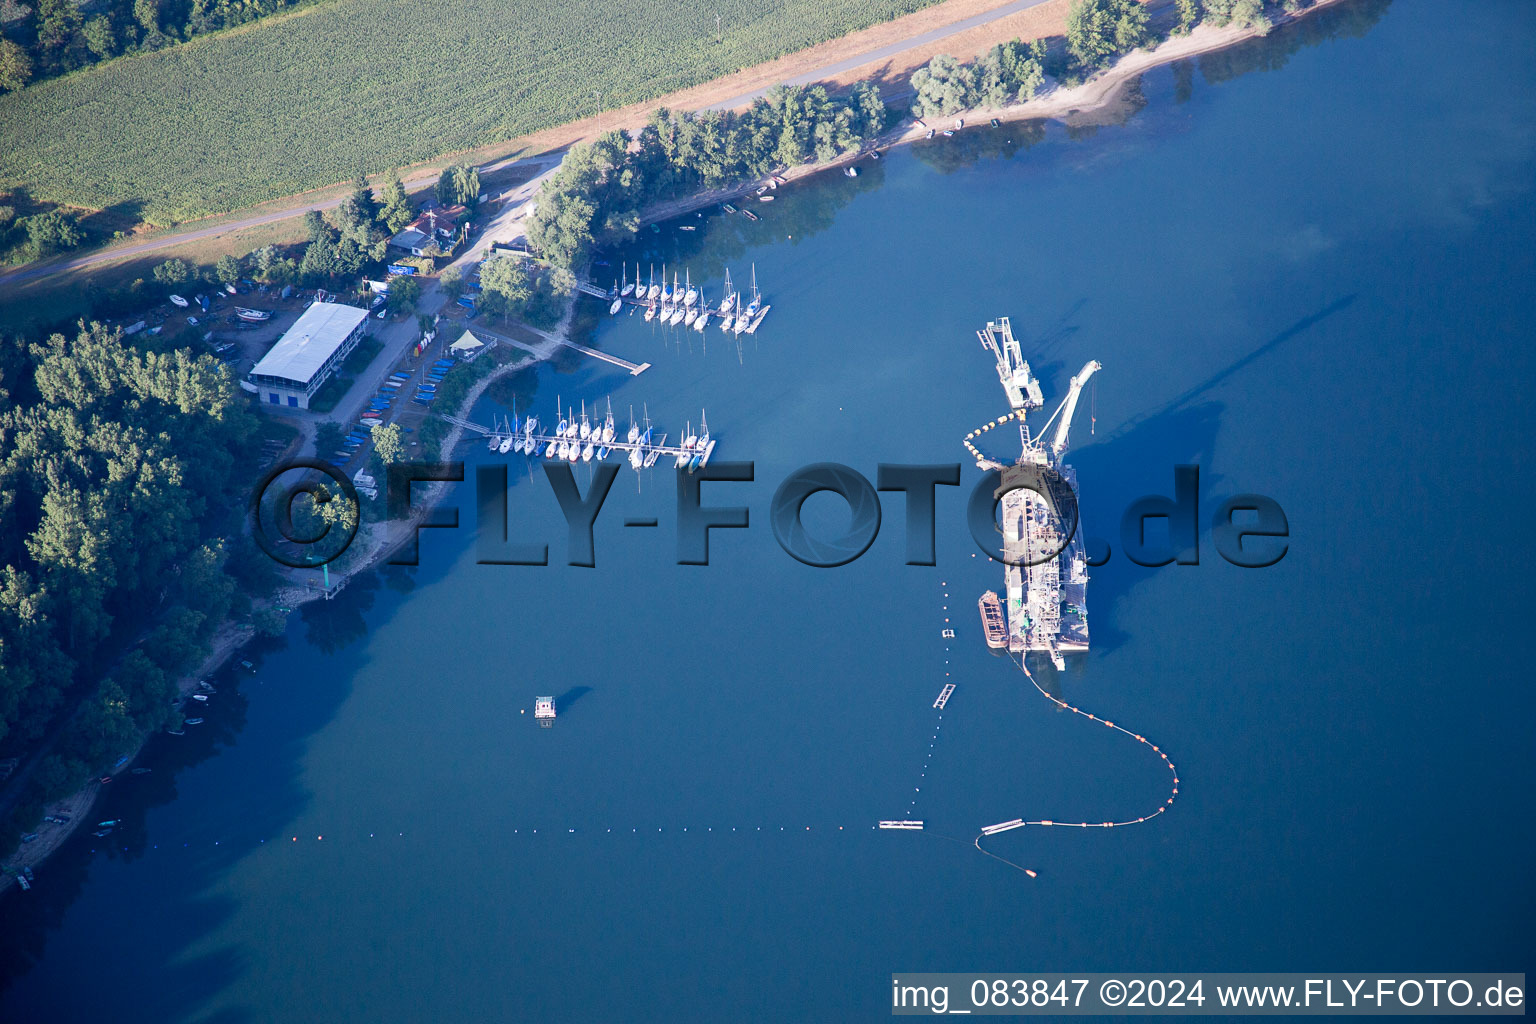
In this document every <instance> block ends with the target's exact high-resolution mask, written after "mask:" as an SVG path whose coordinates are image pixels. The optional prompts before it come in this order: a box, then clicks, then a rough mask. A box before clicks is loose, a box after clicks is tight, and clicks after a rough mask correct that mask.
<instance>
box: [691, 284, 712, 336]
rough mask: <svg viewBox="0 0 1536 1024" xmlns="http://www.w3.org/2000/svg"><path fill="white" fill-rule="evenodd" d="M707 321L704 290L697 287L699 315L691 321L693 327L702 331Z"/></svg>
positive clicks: (707, 313) (707, 314) (707, 305)
mask: <svg viewBox="0 0 1536 1024" xmlns="http://www.w3.org/2000/svg"><path fill="white" fill-rule="evenodd" d="M708 323H709V303H708V302H706V301H705V299H704V290H703V289H702V288H701V289H699V317H698V319H697V320H695V321H694V322H693V329H694V330H696V331H699V332H700V333H702V332H703V330H704V327H705V325H706V324H708Z"/></svg>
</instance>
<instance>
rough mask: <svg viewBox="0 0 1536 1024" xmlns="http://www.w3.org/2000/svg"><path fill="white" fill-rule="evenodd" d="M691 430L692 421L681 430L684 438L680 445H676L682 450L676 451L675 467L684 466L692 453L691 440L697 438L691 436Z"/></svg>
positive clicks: (680, 467)
mask: <svg viewBox="0 0 1536 1024" xmlns="http://www.w3.org/2000/svg"><path fill="white" fill-rule="evenodd" d="M692 431H693V424H692V423H690V424H688V427H687V429H686V430H684V431H683V437H684V438H685V440H684V441H683V443H682V444H681V445H679V446H678V447H679V448H681V449H682V451H680V452H678V453H677V468H678V469H682V468H683V467H684V466H686V465H688V459H689V458H690V457H691V456H692V454H693V442H694V441H695V440H697V438H695V437H694V436H693V434H692Z"/></svg>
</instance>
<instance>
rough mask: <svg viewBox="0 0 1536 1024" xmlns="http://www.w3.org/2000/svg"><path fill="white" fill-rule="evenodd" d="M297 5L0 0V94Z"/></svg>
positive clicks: (249, 0) (270, 0)
mask: <svg viewBox="0 0 1536 1024" xmlns="http://www.w3.org/2000/svg"><path fill="white" fill-rule="evenodd" d="M295 6H298V3H296V2H294V0H94V2H86V3H82V2H80V0H36V6H35V7H34V6H30V5H28V4H27V3H25V2H23V0H0V89H7V90H16V89H20V88H22V87H23V86H25V85H26V84H27V83H28V82H31V81H33V80H35V79H40V78H51V77H53V76H54V75H62V74H65V73H67V72H70V71H74V70H77V69H79V68H83V67H85V66H86V65H88V64H95V63H97V62H99V61H103V60H109V59H111V58H113V57H117V56H120V55H123V54H129V53H138V52H141V51H144V50H160V49H164V48H165V47H167V46H173V45H175V44H176V43H178V42H183V41H185V40H188V39H191V38H193V37H194V36H199V35H202V34H204V33H206V32H213V31H216V30H218V29H221V28H229V27H232V26H234V25H242V24H244V23H246V22H248V21H254V20H255V19H257V18H260V17H263V16H265V15H268V14H273V13H276V12H277V11H280V10H284V9H286V8H291V7H295Z"/></svg>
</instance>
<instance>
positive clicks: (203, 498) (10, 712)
mask: <svg viewBox="0 0 1536 1024" xmlns="http://www.w3.org/2000/svg"><path fill="white" fill-rule="evenodd" d="M154 345H155V340H154V339H147V340H146V341H145V342H144V347H142V348H139V347H134V346H131V345H129V344H127V343H125V340H124V339H123V338H122V337H121V335H120V334H119V333H118V332H115V331H111V330H108V329H106V328H104V327H102V326H101V325H99V324H91V325H88V326H87V325H84V324H82V325H80V328H79V330H78V331H77V332H76V333H74V334H73V335H69V336H66V335H62V334H60V335H55V336H53V337H52V338H50V339H49V340H48V341H47V342H45V343H42V344H32V345H27V344H23V343H21V342H19V341H8V342H7V343H5V344H4V346H3V347H0V523H3V524H4V526H3V529H0V750H5V751H8V752H11V753H18V754H20V753H25V752H26V750H27V749H28V747H29V745H30V744H33V743H35V742H36V741H37V740H38V739H39V738H40V737H42V736H43V735H44V734H45V733H46V732H49V731H50V730H51V729H54V728H61V729H62V730H63V731H62V733H61V735H60V737H59V739H58V741H57V742H55V743H54V744H53V746H52V753H51V754H50V755H49V758H48V759H47V760H46V761H45V762H44V763H42V764H40V765H39V766H38V769H37V771H36V773H35V774H34V777H33V779H32V780H31V785H32V786H33V787H34V791H35V792H34V794H33V796H34V797H35V799H33V800H31V801H30V803H29V804H27V803H24V806H23V807H22V808H21V809H20V810H19V811H18V812H17V813H16V814H13V816H12V820H11V821H9V822H8V823H7V824H8V825H9V826H10V828H11V829H12V830H14V828H16V827H19V826H20V825H21V824H24V823H25V822H26V818H27V815H28V814H29V813H32V814H35V811H36V805H37V802H38V801H40V800H43V799H48V798H51V797H55V796H58V795H61V794H62V793H64V792H68V791H69V789H70V788H72V787H74V786H78V785H79V784H80V783H81V782H83V781H84V779H85V778H86V777H87V776H88V774H89V773H90V772H94V771H99V770H100V769H102V768H103V767H104V766H107V765H110V763H111V761H112V760H113V759H115V758H116V756H117V755H119V754H122V753H123V752H125V751H126V750H128V749H130V748H131V747H132V745H133V743H134V742H135V741H136V739H137V737H138V736H139V735H141V734H142V733H143V732H145V731H146V730H153V729H158V728H161V727H163V726H165V725H166V724H167V723H168V722H170V721H172V718H173V715H174V714H175V713H176V712H175V711H174V709H173V708H172V706H171V698H172V696H173V695H174V694H173V690H174V683H175V680H176V678H177V677H178V676H179V674H180V673H182V672H184V671H186V670H187V669H188V668H189V667H190V666H191V665H192V664H194V663H195V661H196V659H197V658H198V657H199V656H200V655H201V653H202V652H203V651H204V649H205V646H206V642H207V640H208V638H209V637H210V635H211V633H212V631H213V630H214V629H215V628H216V627H217V626H218V624H219V623H220V622H221V621H222V620H223V619H224V618H225V616H226V615H227V614H228V613H229V612H230V611H231V610H232V609H235V610H238V609H236V605H237V604H239V603H242V602H247V601H248V600H249V597H250V596H251V595H252V594H260V593H262V592H263V590H264V589H266V588H269V587H270V585H271V570H270V567H269V566H268V565H267V564H266V563H265V562H264V560H263V559H262V557H261V556H260V555H259V554H258V553H256V552H255V551H254V549H250V550H247V549H246V548H244V547H241V548H240V549H239V550H238V551H237V552H234V553H233V555H232V552H231V550H230V548H229V547H228V546H227V545H226V543H225V542H224V541H223V540H221V539H220V538H221V537H238V536H240V531H239V522H238V516H239V513H238V511H237V510H239V509H241V508H242V507H243V506H244V504H245V498H246V495H245V494H244V493H243V490H242V488H243V487H244V486H245V485H246V484H247V483H248V481H247V480H246V472H247V471H246V469H245V468H244V467H245V466H246V464H247V460H248V455H247V447H248V441H249V439H250V437H251V435H252V434H253V433H254V431H255V430H256V421H255V418H254V416H253V415H252V414H251V413H250V412H249V411H248V408H247V406H248V403H247V402H246V401H244V399H243V395H242V394H241V392H240V391H239V389H238V388H237V387H236V385H235V382H234V380H233V379H232V378H231V377H230V375H229V374H228V372H227V371H226V370H225V369H224V368H223V367H222V366H221V365H220V364H219V363H218V362H216V361H215V360H213V359H212V358H210V357H208V356H196V355H194V354H193V353H191V352H190V351H188V350H186V349H171V348H164V347H160V348H156V347H153V346H154ZM75 709H78V710H75ZM7 838H9V839H14V831H12V833H11V835H10V836H8V837H7Z"/></svg>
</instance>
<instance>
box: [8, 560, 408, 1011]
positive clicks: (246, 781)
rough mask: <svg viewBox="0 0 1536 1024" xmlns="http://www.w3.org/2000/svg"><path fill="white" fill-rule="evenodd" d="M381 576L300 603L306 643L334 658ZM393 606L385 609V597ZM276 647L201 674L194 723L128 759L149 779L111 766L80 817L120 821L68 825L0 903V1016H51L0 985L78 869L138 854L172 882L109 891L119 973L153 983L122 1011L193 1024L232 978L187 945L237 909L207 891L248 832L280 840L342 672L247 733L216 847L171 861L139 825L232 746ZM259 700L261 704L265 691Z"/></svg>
mask: <svg viewBox="0 0 1536 1024" xmlns="http://www.w3.org/2000/svg"><path fill="white" fill-rule="evenodd" d="M384 583H385V580H384V578H383V577H382V576H381V575H380V574H378V573H373V572H370V573H364V574H362V575H360V576H359V577H357V578H356V579H354V580H353V582H352V583H351V584H350V585H349V586H348V587H347V588H346V589H344V590H343V591H342V592H341V593H340V594H339V595H338V596H337V597H336V598H335V599H334V600H331V601H316V602H312V603H310V604H308V605H305V606H304V607H303V609H302V610H301V617H302V619H303V621H304V627H305V634H306V639H307V641H308V642H309V643H313V644H315V645H316V646H317V647H322V648H323V649H325V650H328V651H330V652H333V653H334V652H336V651H339V650H341V649H342V648H343V647H345V646H346V645H348V644H351V643H355V642H356V641H357V640H358V639H360V638H362V637H363V636H364V635H366V633H367V631H368V627H367V624H366V623H365V622H364V619H363V614H364V612H366V611H368V610H369V609H370V608H372V607H373V605H374V603H375V598H376V596H377V595H378V593H379V592H380V588H381V586H383V585H384ZM389 586H390V590H392V591H395V592H396V594H399V593H401V592H408V591H409V590H410V589H411V588H412V587H413V586H414V582H413V581H412V580H411V579H410V578H409V577H406V576H404V575H402V574H401V573H399V572H394V573H392V574H391V578H390V580H389ZM394 600H395V602H396V603H398V601H399V597H398V596H397V597H395V598H394ZM287 647H288V644H287V641H286V640H285V639H283V638H274V639H258V640H256V641H253V642H252V643H250V644H248V645H246V646H245V647H243V648H241V649H239V650H238V651H237V652H236V653H235V655H234V657H233V658H232V659H231V660H230V663H229V664H228V665H226V667H225V668H223V669H221V670H220V671H219V672H216V673H214V674H213V675H211V676H210V677H209V681H210V682H212V683H213V684H214V686H215V689H216V692H215V693H214V694H213V696H212V699H211V700H210V701H209V702H208V703H207V705H206V710H203V715H202V717H203V718H204V719H205V721H204V723H203V724H201V725H198V726H187V727H186V734H185V735H184V736H169V735H164V734H162V735H159V736H155V737H152V738H151V739H150V741H149V743H148V745H147V746H146V747H145V750H144V752H143V754H142V755H141V756H140V757H139V758H138V760H137V761H136V762H135V766H136V767H141V768H148V769H150V771H149V773H148V774H144V775H132V774H124V775H122V776H120V777H119V778H116V779H114V780H113V782H112V783H111V784H110V785H108V786H106V787H104V788H103V791H102V794H101V796H100V797H99V798H98V799H97V801H96V805H95V806H94V807H93V808H92V810H91V811H90V812H89V813H90V816H91V819H92V820H93V821H95V820H108V819H118V820H120V821H121V822H122V824H121V825H120V826H118V827H117V828H116V829H115V830H114V831H113V832H112V834H111V835H110V836H107V837H103V838H98V837H96V836H94V835H92V834H91V830H90V829H88V828H81V829H79V830H78V831H77V832H76V833H75V834H74V835H73V836H71V837H70V839H69V840H68V841H67V842H66V843H65V844H64V846H63V847H62V848H61V849H60V850H59V851H58V852H57V853H55V854H54V856H53V857H51V858H49V860H48V861H47V863H46V864H44V865H43V867H42V868H40V869H39V870H38V872H37V878H36V881H35V883H34V886H33V889H32V891H31V892H28V893H25V894H15V893H13V894H11V895H10V896H9V897H8V898H6V899H5V905H4V915H5V927H4V929H0V1016H3V1017H4V1019H7V1020H21V1019H37V1020H45V1019H50V1018H56V1016H57V1013H58V1006H57V1005H56V1003H55V1002H54V999H53V997H52V996H50V995H48V994H47V993H41V992H36V991H27V992H26V993H25V995H23V996H22V999H23V1000H24V1001H17V1000H16V998H15V997H16V996H17V993H15V992H13V991H11V990H12V988H13V986H15V985H16V983H17V981H18V979H20V978H22V977H23V976H24V975H26V974H27V973H28V972H29V971H31V970H32V969H33V968H34V967H35V966H36V965H37V964H38V963H39V962H40V961H42V960H43V958H44V956H45V954H46V952H47V946H48V941H49V936H50V935H51V934H52V933H54V932H56V931H58V930H59V929H60V928H61V927H62V925H63V923H64V920H65V917H66V914H67V913H68V911H69V909H70V907H71V906H72V905H73V904H74V903H75V901H76V900H77V899H79V898H80V897H81V895H82V894H83V893H84V892H85V890H86V887H87V884H88V883H89V882H90V881H91V873H92V869H93V868H98V869H99V868H101V867H102V866H103V861H105V862H108V863H109V864H110V863H112V862H116V863H117V864H131V863H135V862H139V861H143V862H144V867H143V868H142V869H140V870H141V871H143V872H157V871H158V872H172V873H173V876H174V877H166V878H159V877H158V876H154V877H150V876H139V877H140V878H141V881H142V880H143V879H144V878H148V881H147V882H146V883H145V884H143V885H142V886H141V887H139V888H134V889H125V890H121V891H120V892H118V893H116V894H113V895H111V896H110V897H109V898H110V900H111V901H112V904H113V910H112V913H113V914H115V915H120V916H121V917H122V918H123V919H124V920H125V921H129V922H131V923H132V926H133V929H134V931H135V932H136V933H138V934H141V935H144V936H147V938H146V940H145V941H141V942H139V943H138V944H137V945H136V947H135V949H134V951H133V953H132V954H131V955H130V956H129V957H128V958H127V959H128V961H129V962H130V963H131V964H132V967H133V970H134V971H135V973H138V974H142V975H143V976H144V977H152V978H154V979H155V982H154V984H153V985H150V986H145V987H144V988H141V989H139V990H138V991H136V992H134V993H133V1003H134V1007H135V1009H134V1011H133V1012H132V1013H131V1014H128V1015H127V1016H126V1017H125V1018H124V1019H136V1020H182V1019H188V1018H193V1019H196V1018H195V1015H196V1014H197V1013H198V1012H199V1009H200V1008H201V1007H203V1006H205V1005H206V1004H207V1003H208V1002H209V1001H210V1000H212V999H214V998H215V997H217V996H218V994H219V993H221V992H224V991H227V990H228V989H229V988H230V987H231V986H232V985H233V984H234V983H235V982H236V981H237V980H238V979H239V978H240V977H241V975H242V974H243V973H244V971H245V964H244V962H243V960H242V958H241V954H240V953H239V951H238V950H237V949H236V948H234V947H224V948H220V949H217V950H214V951H212V952H207V953H200V954H198V955H196V956H193V955H190V954H189V953H188V952H187V950H188V949H189V948H190V947H192V946H194V945H196V944H197V943H199V942H200V941H201V940H202V939H203V937H204V936H207V935H209V934H211V933H213V932H214V931H216V930H217V929H219V928H220V927H222V926H223V925H224V924H225V923H226V922H227V921H229V920H230V918H231V917H232V916H233V915H234V913H235V912H236V910H237V909H238V908H237V903H236V902H235V901H234V900H232V899H230V898H227V897H224V896H211V895H208V894H209V893H212V892H214V891H215V890H216V888H217V886H218V883H219V882H220V880H221V879H223V878H225V877H227V875H228V873H229V872H230V871H231V870H232V869H233V868H234V866H235V865H236V864H237V863H239V861H241V860H242V859H243V858H244V857H246V856H247V855H248V854H249V853H250V852H251V851H252V850H253V849H255V848H256V847H257V846H258V845H259V844H260V843H261V842H262V840H264V839H266V838H268V837H271V836H274V835H279V834H281V833H282V832H283V831H284V830H285V829H286V827H287V825H288V824H289V823H290V822H292V821H293V820H295V819H296V818H297V817H298V816H299V815H300V814H302V813H303V811H304V809H305V807H306V806H307V804H308V801H309V796H308V794H307V791H306V789H305V787H304V786H302V785H301V784H300V772H301V766H302V759H303V756H304V752H305V750H306V749H307V746H308V740H309V737H311V736H312V735H314V734H315V733H317V732H319V731H321V730H322V729H324V728H325V727H326V725H327V724H329V723H330V721H331V720H332V719H333V718H334V717H335V715H336V713H337V711H338V709H339V708H340V707H341V706H342V704H343V703H344V702H345V701H346V700H347V698H348V696H349V695H350V693H351V689H352V679H353V678H354V673H353V672H351V671H336V672H318V673H315V674H314V675H313V676H312V677H311V678H310V679H309V680H308V681H307V682H306V685H305V686H303V687H302V688H299V689H297V690H295V691H293V692H292V693H291V694H289V695H288V696H287V697H286V698H285V704H284V708H283V714H282V715H281V716H279V717H278V718H276V719H268V720H267V721H266V725H265V728H266V729H267V730H268V731H267V732H266V734H265V735H262V736H260V738H259V739H260V742H261V743H262V744H263V749H262V756H261V757H260V758H256V759H251V760H249V761H247V762H246V764H245V766H244V768H243V769H242V771H243V772H244V773H245V774H243V775H242V776H241V778H240V779H239V780H238V783H239V789H240V794H241V795H239V796H238V797H236V799H238V800H239V801H240V804H239V817H238V819H237V827H238V829H239V834H237V835H230V836H226V837H222V838H220V839H219V840H218V841H217V842H214V841H211V840H208V839H206V838H201V839H198V840H197V841H195V842H193V843H192V845H191V846H188V847H186V848H185V849H183V850H180V851H177V852H176V854H175V860H174V866H172V863H171V861H170V858H169V857H167V854H168V853H169V852H170V851H168V850H164V851H163V850H161V847H160V844H159V843H156V842H153V841H152V839H155V838H159V839H161V840H166V835H165V830H164V828H160V829H158V831H155V830H152V829H151V828H150V826H149V824H148V818H149V816H150V813H151V812H152V811H155V810H156V809H158V808H161V807H164V806H166V805H169V804H171V803H172V802H173V801H175V800H176V799H178V797H179V796H180V793H179V787H178V779H179V778H181V777H182V776H183V772H184V770H186V769H190V768H193V767H199V766H202V767H204V768H205V770H206V768H207V767H208V765H207V763H208V762H211V761H214V760H215V759H216V758H217V757H218V755H220V754H222V753H224V752H225V751H226V750H228V749H230V748H233V747H235V746H236V744H237V743H238V742H239V739H240V737H241V734H242V733H243V732H244V731H245V729H246V725H247V716H248V710H249V708H250V703H251V700H252V698H253V697H255V696H257V695H258V693H257V691H259V690H260V689H261V688H262V687H263V685H264V684H263V679H262V676H263V672H264V669H265V668H266V664H267V660H268V658H269V657H271V656H272V655H274V654H278V653H280V652H282V651H284V650H286V649H287ZM242 661H250V662H251V663H252V668H251V669H249V670H247V669H245V668H244V667H243V666H242V665H241V664H240V663H241V662H242ZM260 696H261V698H262V699H270V698H269V695H268V694H266V693H261V694H260ZM274 722H275V727H274V725H273V724H272V723H274ZM127 877H128V876H124V878H125V879H126V878H127ZM80 969H81V970H86V969H88V968H86V967H84V966H82V967H81V968H80ZM102 983H103V984H111V982H110V981H105V980H104V981H103V982H102ZM125 994H126V993H125ZM34 999H35V1000H37V1002H36V1003H34V1002H33V1000H34ZM76 1005H79V1004H76ZM84 1005H89V1004H84ZM201 1019H202V1020H207V1021H219V1022H224V1024H237V1022H243V1021H246V1020H249V1019H251V1018H250V1017H249V1015H248V1014H246V1013H244V1012H242V1011H240V1010H223V1011H219V1012H217V1013H215V1014H213V1015H212V1016H204V1017H202V1018H201Z"/></svg>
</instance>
